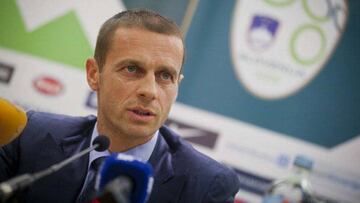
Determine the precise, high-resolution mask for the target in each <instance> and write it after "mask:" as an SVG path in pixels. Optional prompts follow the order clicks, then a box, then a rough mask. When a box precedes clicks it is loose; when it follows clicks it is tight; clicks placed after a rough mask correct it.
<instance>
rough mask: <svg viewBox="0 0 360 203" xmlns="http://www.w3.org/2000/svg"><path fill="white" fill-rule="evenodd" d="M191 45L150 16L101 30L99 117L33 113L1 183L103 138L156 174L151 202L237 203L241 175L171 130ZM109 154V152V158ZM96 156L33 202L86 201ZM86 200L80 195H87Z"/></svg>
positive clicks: (116, 19) (94, 76) (5, 159)
mask: <svg viewBox="0 0 360 203" xmlns="http://www.w3.org/2000/svg"><path fill="white" fill-rule="evenodd" d="M183 60H184V42H183V39H182V35H181V33H180V31H179V29H178V27H177V26H176V25H175V24H174V23H173V22H172V21H170V20H168V19H166V18H164V17H163V16H160V15H158V14H156V13H153V12H150V11H143V10H142V11H125V12H122V13H119V14H117V15H115V16H113V17H112V18H110V19H109V20H108V21H106V22H105V23H104V25H103V26H102V28H101V29H100V32H99V35H98V39H97V44H96V48H95V55H94V58H90V59H88V60H87V61H86V73H87V81H88V84H89V86H90V88H91V89H92V90H94V91H96V92H97V96H98V117H97V118H95V117H91V116H90V117H68V116H62V115H54V114H46V113H36V112H28V116H29V119H28V125H27V127H26V128H25V130H24V132H23V133H22V134H21V135H20V136H19V138H17V139H15V140H14V141H13V142H12V143H10V144H8V145H6V146H4V147H3V148H0V181H4V180H7V179H9V178H10V177H14V176H16V175H19V174H22V173H28V172H30V173H31V172H36V171H39V170H42V169H44V168H46V167H48V166H50V165H51V164H54V163H57V162H59V161H61V160H63V159H65V158H67V157H69V156H71V155H72V154H74V153H76V152H79V151H80V150H82V149H85V148H87V147H89V146H90V145H91V140H92V139H94V138H95V137H96V136H98V135H99V134H102V135H106V136H107V137H108V138H109V139H110V147H109V152H122V153H129V154H131V155H135V156H136V155H138V156H139V157H140V158H141V159H142V160H144V161H148V162H149V163H150V164H151V165H152V166H153V168H154V173H155V177H154V180H155V181H154V187H153V191H152V193H151V196H150V199H149V202H205V203H207V202H209V203H210V202H232V201H233V197H234V195H235V193H236V192H237V190H238V188H239V182H238V179H237V177H236V175H235V173H234V172H233V171H231V170H230V169H228V168H226V167H224V166H222V165H221V164H219V163H217V162H216V161H214V160H212V159H210V158H208V157H206V156H205V155H203V154H201V153H200V152H197V151H196V150H195V149H193V148H192V147H191V146H190V145H189V144H187V143H185V142H184V141H183V140H182V139H181V138H180V137H179V136H178V135H176V133H174V132H172V131H171V130H170V129H168V128H167V127H165V126H163V124H164V122H165V120H166V119H167V117H168V114H169V111H170V108H171V105H172V104H173V102H175V100H176V97H177V93H178V87H179V84H180V82H181V80H182V78H183V75H182V65H183V62H184V61H183ZM109 152H108V153H109ZM101 156H104V154H98V153H97V154H96V153H95V152H92V153H91V154H90V155H89V156H86V157H85V158H82V159H80V160H79V161H77V162H75V163H72V164H71V165H70V166H67V167H66V168H64V169H63V170H62V171H59V172H57V173H56V174H53V175H51V176H49V177H46V178H44V179H42V180H40V181H38V182H36V183H35V184H34V185H32V187H30V189H29V190H28V191H26V192H25V193H24V194H23V196H22V198H23V199H22V200H24V201H25V202H76V201H77V202H84V201H85V202H86V201H88V199H86V198H85V199H83V198H82V197H84V191H86V188H87V187H88V179H90V178H89V173H90V172H89V171H90V165H91V164H92V163H93V162H95V161H94V160H96V159H97V158H98V157H101ZM79 194H80V195H79Z"/></svg>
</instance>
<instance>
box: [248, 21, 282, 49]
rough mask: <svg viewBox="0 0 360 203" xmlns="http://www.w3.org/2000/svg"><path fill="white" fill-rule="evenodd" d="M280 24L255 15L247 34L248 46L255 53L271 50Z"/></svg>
mask: <svg viewBox="0 0 360 203" xmlns="http://www.w3.org/2000/svg"><path fill="white" fill-rule="evenodd" d="M278 27H279V22H278V21H277V20H276V19H274V18H272V17H268V16H261V15H255V16H254V17H253V18H252V22H251V24H250V28H249V30H248V33H247V38H248V44H249V46H250V47H251V48H252V49H254V50H255V51H264V50H266V49H267V48H269V47H270V46H271V44H272V42H273V41H274V39H275V36H276V31H277V30H278Z"/></svg>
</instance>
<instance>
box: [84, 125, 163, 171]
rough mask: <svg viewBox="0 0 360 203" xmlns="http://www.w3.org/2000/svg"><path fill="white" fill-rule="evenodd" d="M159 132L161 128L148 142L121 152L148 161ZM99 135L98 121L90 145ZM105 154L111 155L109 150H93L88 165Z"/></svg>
mask: <svg viewBox="0 0 360 203" xmlns="http://www.w3.org/2000/svg"><path fill="white" fill-rule="evenodd" d="M158 134H159V130H157V131H156V132H155V134H154V136H153V137H152V138H151V139H150V140H149V141H148V142H146V143H144V144H142V145H138V146H136V147H134V148H131V149H129V150H127V151H125V152H121V153H123V154H126V155H131V156H134V157H135V158H137V159H140V160H141V161H143V162H147V161H148V160H149V158H150V156H151V154H152V152H153V151H154V148H155V145H156V141H157V137H158ZM97 136H99V132H98V130H97V122H96V123H95V127H94V130H93V132H92V135H91V142H90V146H92V142H93V140H94V139H95V138H96V137H97ZM103 156H110V152H109V150H106V151H102V152H98V151H96V150H92V151H91V152H90V155H89V165H88V167H90V164H91V163H92V162H93V161H94V160H95V159H97V158H99V157H103Z"/></svg>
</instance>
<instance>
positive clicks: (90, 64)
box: [86, 58, 100, 91]
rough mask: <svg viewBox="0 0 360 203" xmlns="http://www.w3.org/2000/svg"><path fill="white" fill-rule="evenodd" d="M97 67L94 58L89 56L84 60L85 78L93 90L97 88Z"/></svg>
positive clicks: (98, 74)
mask: <svg viewBox="0 0 360 203" xmlns="http://www.w3.org/2000/svg"><path fill="white" fill-rule="evenodd" d="M99 77H100V73H99V67H98V64H97V62H96V60H95V59H94V58H89V59H87V60H86V79H87V82H88V84H89V86H90V88H91V89H92V90H93V91H97V90H98V89H99Z"/></svg>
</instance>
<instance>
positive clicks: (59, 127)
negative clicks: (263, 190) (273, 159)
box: [0, 112, 239, 203]
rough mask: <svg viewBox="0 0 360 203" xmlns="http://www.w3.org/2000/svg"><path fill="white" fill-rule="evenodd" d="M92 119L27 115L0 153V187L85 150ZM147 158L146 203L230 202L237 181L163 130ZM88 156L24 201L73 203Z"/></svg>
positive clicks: (45, 181)
mask: <svg viewBox="0 0 360 203" xmlns="http://www.w3.org/2000/svg"><path fill="white" fill-rule="evenodd" d="M95 122H96V117H94V116H88V117H69V116H64V115H55V114H49V113H38V112H28V124H27V126H26V128H25V130H24V131H23V133H22V134H21V135H20V136H19V137H18V138H17V139H15V140H14V141H13V142H11V143H10V144H8V145H6V146H4V147H2V148H0V182H2V181H5V180H7V179H9V178H11V177H14V176H17V175H20V174H23V173H34V172H38V171H40V170H43V169H45V168H47V167H49V166H50V165H52V164H55V163H58V162H60V161H62V160H64V159H66V158H68V157H70V156H71V155H73V154H75V153H77V152H79V151H81V150H82V149H85V148H87V147H88V146H89V145H90V138H91V133H92V130H93V128H94V124H95ZM160 134H161V136H158V140H157V143H156V146H155V149H154V151H153V153H152V155H151V157H150V159H149V162H150V164H151V165H152V166H153V168H154V173H155V176H154V179H155V181H154V186H153V190H152V193H151V196H150V199H149V202H159V203H162V202H184V203H185V202H186V203H196V202H204V203H210V202H232V201H233V196H234V194H235V193H236V192H237V191H238V189H239V181H238V178H237V176H236V175H235V173H234V172H233V171H232V170H229V169H228V168H226V167H225V166H223V165H221V164H219V163H217V162H216V161H214V160H212V159H210V158H209V157H207V156H205V155H203V154H201V153H199V152H198V151H196V150H195V149H193V148H192V147H191V146H190V145H189V144H188V143H186V142H185V141H183V140H182V139H181V138H180V137H179V136H178V135H176V134H175V133H174V132H172V131H171V130H169V129H168V128H167V127H165V126H164V127H161V128H160ZM88 161H89V156H84V157H83V158H81V159H79V160H78V161H75V162H74V163H71V164H70V165H68V166H66V167H65V168H63V169H62V170H60V171H58V172H56V173H55V174H52V175H50V176H48V177H45V178H43V179H41V180H39V181H37V182H35V183H34V184H33V185H32V186H31V187H30V188H29V189H28V190H27V191H26V192H25V193H24V194H23V197H22V198H23V201H24V202H52V203H54V202H61V203H66V202H75V200H76V198H77V195H78V194H79V192H80V190H81V187H82V183H83V182H84V179H85V176H86V173H87V164H88Z"/></svg>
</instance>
